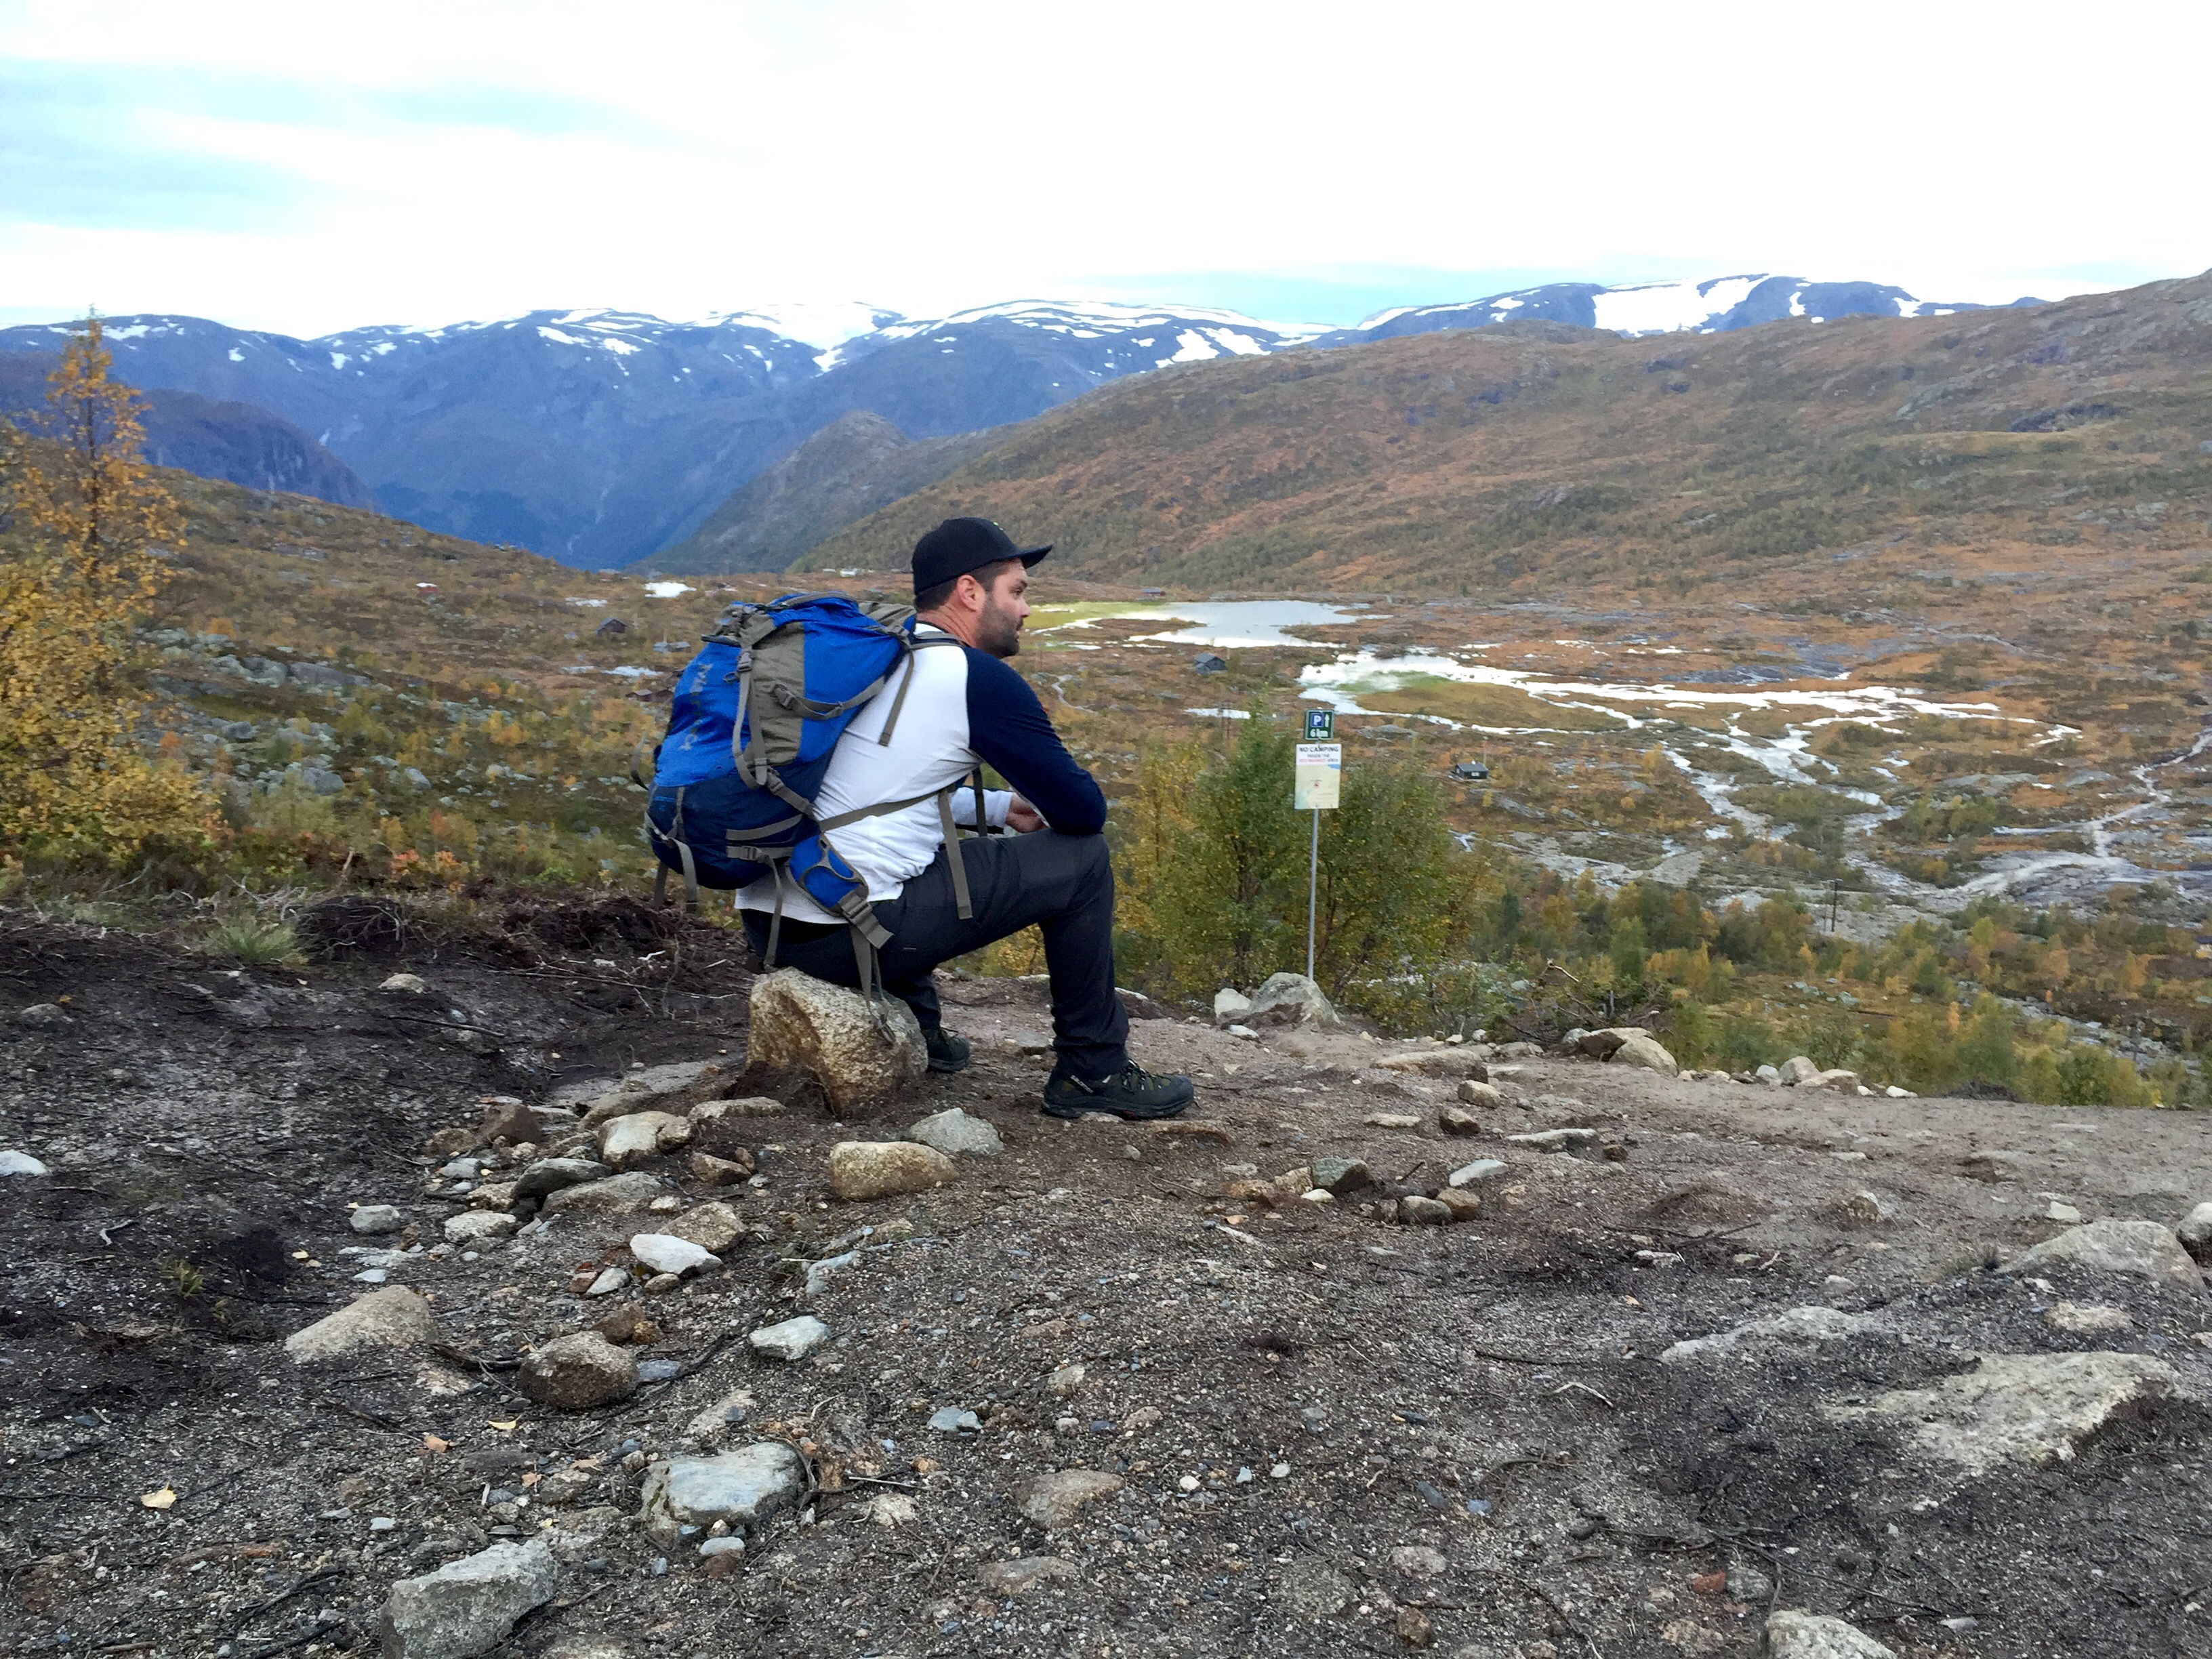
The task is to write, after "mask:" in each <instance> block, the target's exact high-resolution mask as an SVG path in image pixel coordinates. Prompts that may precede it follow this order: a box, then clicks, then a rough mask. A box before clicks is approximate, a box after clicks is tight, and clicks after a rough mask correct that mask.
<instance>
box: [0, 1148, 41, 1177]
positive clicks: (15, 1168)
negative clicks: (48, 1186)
mask: <svg viewBox="0 0 2212 1659" xmlns="http://www.w3.org/2000/svg"><path fill="white" fill-rule="evenodd" d="M52 1173H53V1172H52V1170H49V1169H47V1168H46V1165H45V1164H41V1163H40V1162H39V1160H38V1159H37V1158H33V1157H32V1156H31V1155H30V1154H29V1153H28V1152H0V1176H42V1175H51V1174H52Z"/></svg>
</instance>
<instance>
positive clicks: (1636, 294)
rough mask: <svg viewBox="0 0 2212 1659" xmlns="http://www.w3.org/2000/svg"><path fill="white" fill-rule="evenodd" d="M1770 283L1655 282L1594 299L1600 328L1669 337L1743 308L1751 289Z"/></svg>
mask: <svg viewBox="0 0 2212 1659" xmlns="http://www.w3.org/2000/svg"><path fill="white" fill-rule="evenodd" d="M1765 280H1766V278H1765V276H1764V275H1760V276H1721V277H1717V278H1715V279H1713V280H1711V281H1709V282H1704V283H1651V284H1650V285H1649V286H1647V287H1643V288H1616V289H1608V290H1607V292H1605V293H1603V294H1598V295H1592V296H1591V301H1590V303H1591V304H1592V305H1593V306H1595V307H1596V310H1597V325H1598V326H1599V327H1600V328H1606V329H1611V330H1612V331H1613V332H1615V333H1616V334H1668V333H1672V332H1674V331H1675V330H1677V329H1685V328H1697V327H1699V326H1701V325H1703V324H1704V323H1705V319H1707V318H1709V317H1711V316H1713V315H1714V314H1715V313H1718V312H1723V311H1726V310H1729V308H1730V307H1734V306H1739V305H1741V304H1742V303H1743V301H1744V299H1745V297H1746V296H1747V295H1749V294H1750V292H1751V290H1752V289H1754V288H1756V287H1757V286H1758V285H1759V283H1763V282H1765Z"/></svg>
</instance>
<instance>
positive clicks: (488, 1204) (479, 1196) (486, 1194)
mask: <svg viewBox="0 0 2212 1659" xmlns="http://www.w3.org/2000/svg"><path fill="white" fill-rule="evenodd" d="M469 1207H470V1208H471V1209H472V1210H512V1209H513V1207H514V1183H513V1182H512V1181H480V1182H477V1189H476V1191H474V1192H472V1193H471V1194H469Z"/></svg>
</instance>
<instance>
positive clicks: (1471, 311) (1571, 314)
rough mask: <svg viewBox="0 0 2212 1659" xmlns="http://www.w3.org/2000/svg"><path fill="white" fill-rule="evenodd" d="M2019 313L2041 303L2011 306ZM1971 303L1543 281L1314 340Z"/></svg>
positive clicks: (1676, 323)
mask: <svg viewBox="0 0 2212 1659" xmlns="http://www.w3.org/2000/svg"><path fill="white" fill-rule="evenodd" d="M2013 303H2014V304H2015V305H2037V304H2040V303H2041V301H2036V300H2016V301H2014V302H2013ZM1982 309H1984V307H1982V306H1980V305H1978V304H1974V303H1969V302H1957V301H1954V302H1943V301H1930V300H1916V299H1914V298H1913V297H1912V295H1910V294H1907V293H1906V292H1905V290H1904V289H1901V288H1891V287H1887V286H1886V285H1884V284H1882V283H1808V282H1807V281H1806V280H1804V278H1802V277H1800V276H1772V275H1770V274H1768V273H1765V272H1763V271H1762V272H1758V273H1755V274H1753V275H1750V276H1711V277H1707V278H1706V279H1705V280H1704V281H1703V282H1682V283H1637V284H1635V285H1633V286H1632V287H1626V288H1606V287H1602V286H1601V285H1600V284H1598V283H1546V284H1545V285H1543V286H1542V287H1541V288H1524V289H1516V290H1515V291H1514V292H1512V293H1510V294H1493V295H1491V296H1490V297H1489V298H1487V299H1483V300H1468V301H1462V302H1460V303H1458V304H1455V305H1441V306H1401V307H1398V308H1396V309H1395V310H1391V311H1383V312H1377V313H1376V314H1375V315H1374V316H1372V317H1370V318H1368V319H1366V320H1365V321H1364V322H1363V323H1361V324H1359V325H1358V326H1357V327H1354V328H1345V329H1336V330H1334V331H1331V332H1329V333H1327V334H1323V335H1322V336H1320V337H1318V338H1317V339H1316V341H1315V342H1314V343H1315V344H1316V345H1325V346H1332V345H1356V344H1358V343H1360V342H1361V341H1364V340H1387V339H1391V338H1394V337H1396V336H1398V335H1401V334H1426V333H1429V332H1431V331H1434V330H1437V329H1445V328H1486V327H1487V326H1489V325H1491V324H1492V323H1504V322H1511V321H1516V320H1528V321H1538V320H1541V321H1543V322H1551V323H1572V324H1574V325H1576V326H1577V327H1580V328H1602V329H1608V330H1611V331H1613V332H1614V333H1616V334H1674V333H1681V332H1685V331H1687V332H1692V333H1698V334H1722V333H1726V332H1727V331H1729V330H1730V329H1738V328H1751V327H1753V326H1755V325H1758V324H1760V323H1778V322H1780V321H1782V320H1783V319H1784V318H1787V317H1809V318H1811V319H1813V320H1814V321H1815V322H1821V321H1825V320H1826V319H1828V318H1831V317H1929V316H1948V315H1949V314H1950V313H1953V312H1954V311H1978V310H1982Z"/></svg>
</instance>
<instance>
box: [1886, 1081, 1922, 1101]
mask: <svg viewBox="0 0 2212 1659" xmlns="http://www.w3.org/2000/svg"><path fill="white" fill-rule="evenodd" d="M1882 1093H1883V1094H1884V1095H1885V1096H1887V1097H1888V1098H1890V1099H1891V1100H1917V1099H1919V1098H1920V1097H1919V1096H1918V1095H1917V1094H1915V1093H1913V1092H1912V1091H1911V1090H1910V1089H1900V1088H1899V1087H1898V1086H1897V1085H1895V1084H1894V1083H1893V1084H1891V1085H1889V1087H1887V1089H1884V1090H1883V1091H1882Z"/></svg>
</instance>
